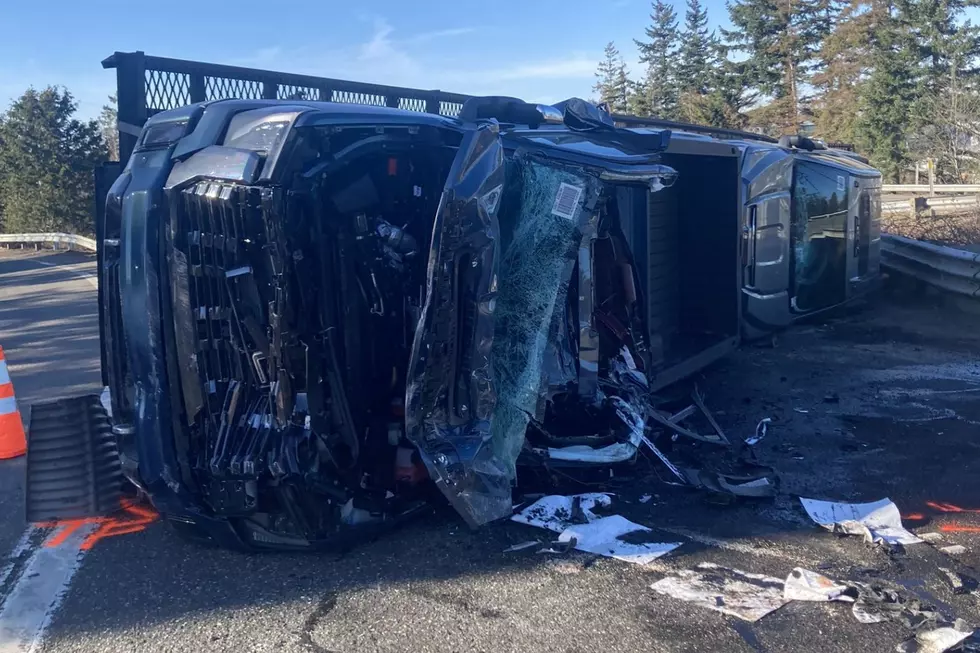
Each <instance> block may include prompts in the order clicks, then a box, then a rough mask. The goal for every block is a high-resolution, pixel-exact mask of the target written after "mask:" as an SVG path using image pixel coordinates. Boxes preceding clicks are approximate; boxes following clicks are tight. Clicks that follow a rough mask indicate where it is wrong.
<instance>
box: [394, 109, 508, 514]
mask: <svg viewBox="0 0 980 653" xmlns="http://www.w3.org/2000/svg"><path fill="white" fill-rule="evenodd" d="M504 180H505V174H504V150H503V145H502V144H501V142H500V134H499V128H498V126H497V125H495V124H487V125H484V126H482V127H481V128H480V129H478V130H476V131H474V132H472V133H471V134H469V135H467V137H466V138H465V139H464V142H463V143H462V144H461V146H460V155H459V156H457V160H456V162H455V163H454V165H453V169H452V170H451V171H450V175H449V179H448V180H447V182H446V188H445V190H444V192H443V197H442V201H441V203H440V206H439V215H438V217H437V222H436V228H435V229H434V230H433V238H432V245H431V250H430V252H429V270H428V284H429V287H428V292H427V293H426V303H425V306H424V307H423V309H422V316H421V319H420V321H419V328H418V329H417V330H416V333H415V341H414V342H413V345H412V356H411V363H410V369H409V373H408V380H407V383H406V389H405V424H406V434H407V436H408V438H409V440H411V441H412V443H413V444H415V445H416V446H417V447H418V450H419V454H420V456H421V457H422V460H423V462H424V463H425V466H426V468H427V469H428V471H429V475H430V477H431V478H432V479H433V480H434V481H435V483H436V485H437V487H439V489H440V490H441V491H442V492H443V493H444V494H445V495H446V497H447V499H449V501H450V502H451V503H452V504H453V506H454V507H455V508H456V509H457V510H458V511H459V512H460V514H461V515H462V516H463V517H464V518H465V519H466V520H467V521H468V522H469V523H470V524H471V525H474V526H475V525H479V524H481V523H484V522H485V521H490V520H491V519H495V518H499V517H504V516H506V515H507V514H509V513H510V506H511V503H510V499H511V496H510V494H511V483H512V481H513V475H512V471H511V470H509V469H507V467H506V466H501V464H500V462H499V459H498V458H496V456H495V447H494V446H493V442H492V441H491V432H490V421H491V415H492V413H493V410H494V408H495V406H496V394H495V390H494V387H493V383H492V378H491V371H490V348H491V346H492V340H493V322H492V320H488V319H480V316H481V314H482V313H487V314H489V315H491V316H492V313H493V305H494V302H495V298H494V297H493V293H494V292H495V291H496V289H497V278H498V274H497V273H498V271H497V259H496V254H497V247H498V241H499V227H498V218H497V216H498V213H499V210H500V205H501V195H502V189H503V184H504ZM464 256H465V257H466V258H465V260H463V259H461V258H460V257H464ZM460 263H466V265H467V270H469V271H470V272H471V274H472V275H473V277H474V278H473V279H470V282H471V283H472V284H473V285H474V286H475V292H476V293H477V294H478V296H477V297H469V298H466V300H467V301H474V300H476V301H477V303H478V305H477V311H476V313H477V319H476V322H475V324H474V325H473V330H474V333H473V338H472V342H468V343H463V345H462V346H463V347H465V348H466V349H465V350H463V351H458V352H457V349H456V347H457V346H459V343H456V342H455V341H454V338H453V337H452V335H451V334H449V333H447V331H448V326H449V325H451V324H455V322H456V320H457V318H458V311H459V305H458V304H459V301H458V299H457V298H455V295H454V290H455V289H456V287H457V285H458V274H459V272H458V268H459V266H460ZM450 341H453V342H450ZM455 354H458V357H454V355H455ZM457 363H461V366H463V367H465V368H466V369H468V370H469V374H468V375H462V374H453V373H452V372H453V370H454V369H455V368H456V365H457ZM454 377H457V378H454ZM463 406H465V407H466V411H465V413H466V416H467V418H466V419H461V418H460V417H459V416H458V415H457V414H456V413H457V411H458V410H459V411H461V410H462V407H463Z"/></svg>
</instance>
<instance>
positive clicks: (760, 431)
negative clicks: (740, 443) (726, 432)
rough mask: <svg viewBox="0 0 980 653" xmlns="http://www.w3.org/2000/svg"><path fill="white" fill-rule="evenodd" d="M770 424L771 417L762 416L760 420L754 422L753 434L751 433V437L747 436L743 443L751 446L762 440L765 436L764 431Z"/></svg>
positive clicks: (765, 431) (766, 430)
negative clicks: (756, 422)
mask: <svg viewBox="0 0 980 653" xmlns="http://www.w3.org/2000/svg"><path fill="white" fill-rule="evenodd" d="M770 424H772V418H770V417H766V418H763V420H762V421H761V422H759V423H758V424H756V427H755V435H753V436H752V437H751V438H748V439H747V440H746V441H745V444H747V445H749V446H750V447H751V446H754V445H756V444H759V443H760V442H762V439H763V438H765V437H766V433H767V432H768V430H769V425H770Z"/></svg>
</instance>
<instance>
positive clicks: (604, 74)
mask: <svg viewBox="0 0 980 653" xmlns="http://www.w3.org/2000/svg"><path fill="white" fill-rule="evenodd" d="M595 76H596V78H597V80H596V83H595V86H593V87H592V90H594V91H595V92H596V93H598V94H599V102H604V103H605V104H607V105H609V109H610V110H611V111H613V112H615V113H625V112H627V111H629V96H630V80H629V75H628V73H627V72H626V62H625V61H623V57H622V55H620V53H619V50H618V49H617V48H616V44H615V43H613V42H612V41H610V42H609V43H607V44H606V49H605V58H604V59H603V60H602V61H600V62H599V67H598V69H597V70H596V74H595Z"/></svg>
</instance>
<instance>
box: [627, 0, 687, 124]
mask: <svg viewBox="0 0 980 653" xmlns="http://www.w3.org/2000/svg"><path fill="white" fill-rule="evenodd" d="M650 20H651V25H650V26H649V27H647V28H646V30H645V33H646V37H647V40H646V41H636V45H637V47H638V48H639V50H640V61H641V62H642V63H644V64H646V66H647V72H646V79H645V80H644V81H643V92H644V94H645V102H646V105H647V107H648V111H649V114H650V115H653V116H656V117H658V118H667V119H671V118H675V117H677V101H678V88H677V70H676V65H677V64H676V56H677V38H678V35H677V14H676V13H675V12H674V8H673V7H671V6H670V4H668V3H667V2H664V0H654V2H653V13H652V14H650ZM634 104H635V103H634Z"/></svg>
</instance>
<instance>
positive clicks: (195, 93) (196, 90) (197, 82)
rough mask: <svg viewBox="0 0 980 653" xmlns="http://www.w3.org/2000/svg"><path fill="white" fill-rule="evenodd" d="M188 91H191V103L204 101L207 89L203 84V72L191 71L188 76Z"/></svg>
mask: <svg viewBox="0 0 980 653" xmlns="http://www.w3.org/2000/svg"><path fill="white" fill-rule="evenodd" d="M190 78H191V84H190V93H191V104H193V103H195V102H204V101H205V100H207V99H208V98H207V91H206V90H205V85H204V74H203V73H193V74H191V76H190Z"/></svg>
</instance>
